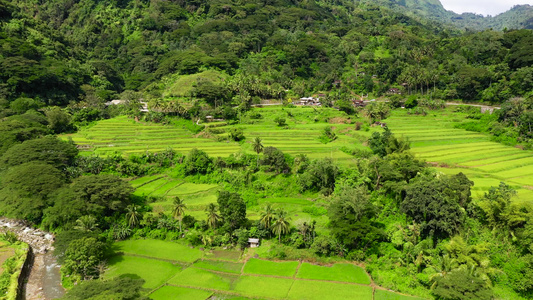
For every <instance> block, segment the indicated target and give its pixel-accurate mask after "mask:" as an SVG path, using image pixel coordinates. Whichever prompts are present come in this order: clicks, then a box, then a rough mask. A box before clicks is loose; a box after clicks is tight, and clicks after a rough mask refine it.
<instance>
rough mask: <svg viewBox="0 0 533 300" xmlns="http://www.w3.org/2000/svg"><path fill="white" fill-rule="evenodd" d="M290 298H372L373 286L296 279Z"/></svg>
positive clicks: (362, 299) (368, 299)
mask: <svg viewBox="0 0 533 300" xmlns="http://www.w3.org/2000/svg"><path fill="white" fill-rule="evenodd" d="M288 299H308V300H315V299H316V300H321V299H331V300H334V299H358V300H359V299H361V300H372V288H371V287H369V286H361V285H355V284H342V283H333V282H321V281H308V280H295V281H294V283H293V285H292V287H291V290H290V292H289V296H288Z"/></svg>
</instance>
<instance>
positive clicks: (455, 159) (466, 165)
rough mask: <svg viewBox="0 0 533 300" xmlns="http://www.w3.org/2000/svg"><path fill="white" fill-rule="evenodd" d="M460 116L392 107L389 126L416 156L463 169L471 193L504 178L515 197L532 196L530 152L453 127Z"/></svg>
mask: <svg viewBox="0 0 533 300" xmlns="http://www.w3.org/2000/svg"><path fill="white" fill-rule="evenodd" d="M462 120H464V117H463V116H462V115H460V114H457V113H452V112H451V111H449V110H446V111H443V112H437V113H436V114H435V115H432V114H429V115H427V116H415V115H408V114H407V113H406V111H394V112H393V114H392V116H391V117H390V118H389V119H387V125H388V126H389V128H390V129H391V130H392V131H393V132H394V133H395V134H398V135H403V136H406V137H408V138H409V140H410V141H411V149H412V151H413V152H414V153H416V154H417V155H418V156H419V157H420V158H423V159H425V160H426V161H428V162H433V163H435V164H438V165H440V166H441V167H439V168H438V169H439V171H442V172H443V173H446V174H456V173H459V172H463V173H464V174H465V175H467V176H468V178H469V179H470V180H472V181H474V184H475V185H474V187H473V189H472V195H473V196H474V197H481V196H483V194H484V193H485V192H486V191H488V189H489V188H490V187H491V186H498V185H499V183H500V182H502V181H503V182H505V183H507V184H509V185H511V186H513V187H515V188H516V189H517V191H518V197H517V198H518V199H517V200H518V201H528V200H531V199H533V152H532V151H525V150H521V149H519V148H515V147H511V146H505V145H503V144H500V143H497V142H493V141H491V140H490V136H488V135H485V134H481V133H475V132H470V131H466V130H463V129H457V128H454V125H455V124H457V123H459V122H461V121H462Z"/></svg>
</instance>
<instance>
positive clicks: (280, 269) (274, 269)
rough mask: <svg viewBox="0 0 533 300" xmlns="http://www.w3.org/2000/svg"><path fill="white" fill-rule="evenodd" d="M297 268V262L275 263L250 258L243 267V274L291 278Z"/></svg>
mask: <svg viewBox="0 0 533 300" xmlns="http://www.w3.org/2000/svg"><path fill="white" fill-rule="evenodd" d="M297 267H298V262H297V261H283V262H275V261H269V260H262V259H256V258H251V259H250V260H249V261H248V262H247V263H246V265H245V266H244V270H243V273H245V274H261V275H272V276H283V277H292V276H294V274H295V273H296V268H297Z"/></svg>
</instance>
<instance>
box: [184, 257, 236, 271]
mask: <svg viewBox="0 0 533 300" xmlns="http://www.w3.org/2000/svg"><path fill="white" fill-rule="evenodd" d="M243 265H244V264H242V263H237V262H228V261H217V260H207V259H204V260H200V261H197V262H195V263H194V265H193V266H194V267H196V268H200V269H208V270H213V271H220V272H227V273H236V274H240V273H241V270H242V266H243Z"/></svg>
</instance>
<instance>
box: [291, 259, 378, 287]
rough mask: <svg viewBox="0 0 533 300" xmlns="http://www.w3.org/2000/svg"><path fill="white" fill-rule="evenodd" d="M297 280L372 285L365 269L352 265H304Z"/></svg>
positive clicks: (297, 275)
mask: <svg viewBox="0 0 533 300" xmlns="http://www.w3.org/2000/svg"><path fill="white" fill-rule="evenodd" d="M296 277H297V278H305V279H316V280H331V281H344V282H353V283H361V284H370V278H369V277H368V274H366V272H365V270H363V268H361V267H358V266H355V265H352V264H334V265H332V266H318V265H312V264H310V263H302V265H301V266H300V269H298V274H296Z"/></svg>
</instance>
